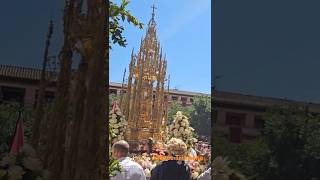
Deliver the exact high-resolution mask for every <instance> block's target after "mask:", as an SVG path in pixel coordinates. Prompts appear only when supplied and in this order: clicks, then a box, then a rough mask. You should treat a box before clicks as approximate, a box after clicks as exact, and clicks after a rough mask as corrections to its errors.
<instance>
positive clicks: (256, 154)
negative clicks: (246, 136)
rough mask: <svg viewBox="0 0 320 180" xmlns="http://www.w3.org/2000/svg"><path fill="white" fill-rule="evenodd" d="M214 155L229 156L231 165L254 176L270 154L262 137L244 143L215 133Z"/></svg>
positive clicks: (247, 175) (249, 175) (245, 173)
mask: <svg viewBox="0 0 320 180" xmlns="http://www.w3.org/2000/svg"><path fill="white" fill-rule="evenodd" d="M212 144H213V154H212V155H213V157H214V158H216V157H219V156H223V157H227V158H228V160H230V167H231V168H233V169H236V170H238V171H239V172H242V173H243V174H244V175H245V176H246V177H248V178H253V179H255V178H254V177H255V176H256V175H257V173H258V172H259V171H263V170H264V169H260V168H261V167H262V166H261V164H260V162H262V161H263V160H264V159H265V156H266V155H268V152H269V151H268V147H267V145H266V144H265V143H264V141H263V140H262V139H257V140H256V141H252V142H246V143H242V144H235V143H231V142H230V141H229V140H228V138H227V137H224V136H223V135H221V134H215V136H214V137H213V141H212Z"/></svg>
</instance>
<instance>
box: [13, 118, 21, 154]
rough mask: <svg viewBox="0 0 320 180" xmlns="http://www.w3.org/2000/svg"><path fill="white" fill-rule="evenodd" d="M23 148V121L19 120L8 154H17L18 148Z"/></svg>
mask: <svg viewBox="0 0 320 180" xmlns="http://www.w3.org/2000/svg"><path fill="white" fill-rule="evenodd" d="M22 146H23V121H22V120H21V119H20V118H19V120H18V123H17V126H16V132H15V134H14V138H13V141H12V143H11V147H10V153H15V154H16V153H18V152H19V150H20V148H21V147H22Z"/></svg>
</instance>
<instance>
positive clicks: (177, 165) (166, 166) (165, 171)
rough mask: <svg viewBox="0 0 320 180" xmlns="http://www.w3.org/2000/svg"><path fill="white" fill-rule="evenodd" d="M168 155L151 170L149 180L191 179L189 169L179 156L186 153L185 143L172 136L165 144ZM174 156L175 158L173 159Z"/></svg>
mask: <svg viewBox="0 0 320 180" xmlns="http://www.w3.org/2000/svg"><path fill="white" fill-rule="evenodd" d="M167 151H168V153H169V157H172V159H170V158H169V159H168V160H166V161H163V162H161V163H160V164H158V165H157V166H156V167H155V168H153V169H152V170H151V180H171V179H174V180H191V170H190V167H189V166H188V164H186V163H185V161H184V160H183V159H179V156H180V157H181V156H185V155H187V145H186V144H185V143H184V142H183V141H182V140H181V139H177V138H172V139H170V141H169V142H168V144H167ZM175 158H176V159H175Z"/></svg>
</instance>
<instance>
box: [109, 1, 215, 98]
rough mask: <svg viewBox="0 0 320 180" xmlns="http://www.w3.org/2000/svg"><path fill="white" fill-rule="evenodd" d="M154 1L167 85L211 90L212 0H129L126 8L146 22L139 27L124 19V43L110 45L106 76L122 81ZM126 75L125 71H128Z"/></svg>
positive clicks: (197, 90)
mask: <svg viewBox="0 0 320 180" xmlns="http://www.w3.org/2000/svg"><path fill="white" fill-rule="evenodd" d="M116 2H119V1H116ZM153 3H154V4H155V6H156V7H157V9H156V17H155V19H156V23H157V33H158V34H157V35H158V40H159V41H160V45H161V46H162V50H163V53H164V54H166V59H167V61H168V70H167V75H168V74H170V77H171V78H170V89H173V88H177V89H179V90H185V91H195V92H202V93H210V91H211V1H210V0H174V1H170V0H166V1H154V0H144V1H142V0H131V1H130V3H129V5H128V9H129V10H130V11H131V12H132V14H133V15H134V16H135V17H137V19H138V20H140V21H141V22H142V23H144V24H145V26H144V29H143V30H142V29H138V28H136V27H133V26H132V25H129V24H128V23H123V24H124V27H125V32H124V36H125V37H126V39H127V43H128V45H127V47H126V48H123V47H119V46H113V48H112V50H111V52H110V64H109V80H110V81H112V82H122V77H123V72H124V69H125V68H127V70H128V64H129V62H130V55H131V51H132V48H134V52H135V53H137V51H138V50H139V49H138V48H139V46H140V41H141V38H142V37H144V36H145V32H146V31H145V28H146V27H147V26H146V25H147V23H148V21H149V19H150V18H151V12H152V9H151V6H152V5H153ZM127 75H128V74H127Z"/></svg>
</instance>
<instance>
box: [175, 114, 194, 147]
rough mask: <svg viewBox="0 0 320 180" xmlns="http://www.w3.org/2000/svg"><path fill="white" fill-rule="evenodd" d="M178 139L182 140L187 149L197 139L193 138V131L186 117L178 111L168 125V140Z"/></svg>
mask: <svg viewBox="0 0 320 180" xmlns="http://www.w3.org/2000/svg"><path fill="white" fill-rule="evenodd" d="M173 137H174V138H178V139H181V140H183V141H184V142H185V143H186V144H187V146H188V148H191V147H192V146H193V143H194V142H197V139H196V138H194V129H193V128H192V127H190V123H189V120H188V117H187V116H185V115H183V113H182V112H181V111H178V112H177V113H176V115H175V117H174V120H173V122H172V124H170V125H169V138H173Z"/></svg>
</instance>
